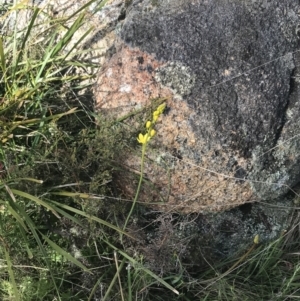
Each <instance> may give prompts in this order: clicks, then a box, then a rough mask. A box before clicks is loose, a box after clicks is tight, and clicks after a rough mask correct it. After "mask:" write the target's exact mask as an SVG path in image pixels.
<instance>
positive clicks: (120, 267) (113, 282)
mask: <svg viewBox="0 0 300 301" xmlns="http://www.w3.org/2000/svg"><path fill="white" fill-rule="evenodd" d="M124 263H125V258H123V260H122V262H121V264H120V266H119V267H118V269H117V271H116V273H115V275H114V277H113V279H112V280H111V282H110V284H109V286H108V288H107V290H106V293H105V295H104V297H103V299H102V301H105V300H106V299H107V298H108V296H109V294H110V291H111V289H112V287H113V286H114V284H115V282H116V280H117V278H118V275H119V273H120V271H121V270H122V268H123V266H124ZM90 297H91V296H90ZM89 300H91V298H89Z"/></svg>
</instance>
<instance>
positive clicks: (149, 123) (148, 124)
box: [146, 120, 152, 129]
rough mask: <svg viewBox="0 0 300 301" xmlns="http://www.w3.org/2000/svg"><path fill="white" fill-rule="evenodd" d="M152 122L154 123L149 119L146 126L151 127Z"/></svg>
mask: <svg viewBox="0 0 300 301" xmlns="http://www.w3.org/2000/svg"><path fill="white" fill-rule="evenodd" d="M151 124H152V123H151V121H149V120H148V121H147V122H146V128H147V129H149V128H150V126H151Z"/></svg>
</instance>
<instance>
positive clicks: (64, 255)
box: [40, 233, 92, 274]
mask: <svg viewBox="0 0 300 301" xmlns="http://www.w3.org/2000/svg"><path fill="white" fill-rule="evenodd" d="M40 234H41V235H42V237H43V238H44V239H45V241H46V242H47V243H48V244H49V246H50V247H51V248H52V249H53V250H55V251H56V252H57V253H58V254H60V255H62V256H63V257H64V258H66V259H67V260H69V261H70V262H72V263H74V264H75V265H77V266H78V267H79V268H81V269H83V270H84V271H86V272H89V273H90V274H92V272H91V271H89V270H88V269H87V268H86V267H85V266H84V265H83V264H82V263H81V262H80V261H78V260H77V259H76V258H74V257H73V256H72V255H71V254H70V253H68V252H66V251H65V250H64V249H62V248H61V247H60V246H58V245H57V244H56V243H55V242H53V241H52V240H51V239H49V238H48V237H47V236H45V235H44V234H42V233H40Z"/></svg>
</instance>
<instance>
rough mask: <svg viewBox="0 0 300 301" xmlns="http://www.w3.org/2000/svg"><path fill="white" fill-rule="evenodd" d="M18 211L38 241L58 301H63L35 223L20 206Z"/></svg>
mask: <svg viewBox="0 0 300 301" xmlns="http://www.w3.org/2000/svg"><path fill="white" fill-rule="evenodd" d="M16 205H17V206H18V204H16ZM18 210H19V211H20V213H21V214H22V216H23V217H24V220H25V221H26V223H27V225H28V227H29V229H30V230H31V233H32V235H33V237H34V238H35V240H36V242H37V244H38V246H39V249H40V251H41V256H42V258H43V260H44V261H45V263H46V265H47V267H48V270H49V272H50V276H51V279H52V282H53V286H54V288H55V291H56V293H57V297H58V300H60V301H61V298H60V295H59V290H58V287H57V285H56V282H55V279H54V276H53V273H52V271H51V267H50V264H49V262H48V259H47V252H46V251H45V249H44V247H43V244H42V242H41V240H40V237H39V235H38V234H37V232H36V226H35V224H34V222H33V221H32V220H31V218H30V217H29V216H28V214H27V213H26V212H25V210H24V209H23V208H22V207H21V206H18Z"/></svg>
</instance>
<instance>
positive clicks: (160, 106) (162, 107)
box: [156, 103, 166, 114]
mask: <svg viewBox="0 0 300 301" xmlns="http://www.w3.org/2000/svg"><path fill="white" fill-rule="evenodd" d="M165 108H166V103H162V104H161V105H159V106H158V107H157V109H156V111H158V112H159V113H160V114H162V113H163V111H164V109H165Z"/></svg>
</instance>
